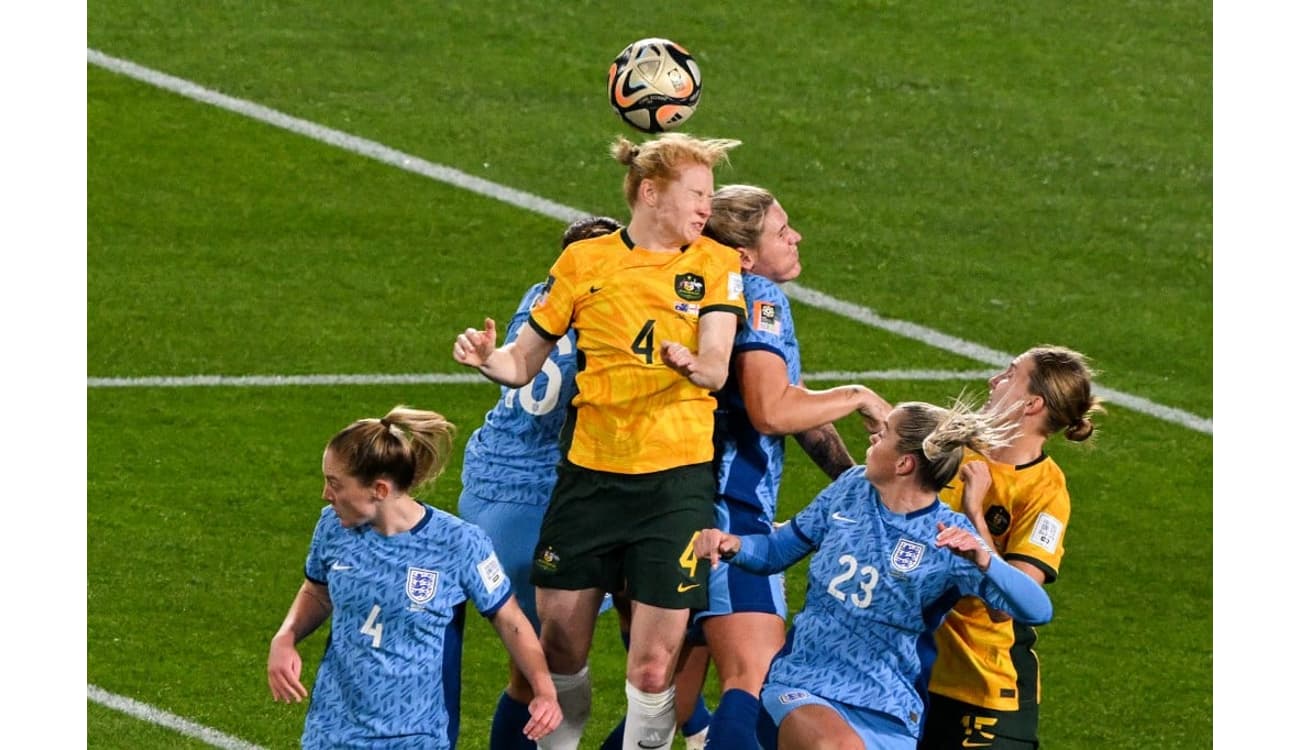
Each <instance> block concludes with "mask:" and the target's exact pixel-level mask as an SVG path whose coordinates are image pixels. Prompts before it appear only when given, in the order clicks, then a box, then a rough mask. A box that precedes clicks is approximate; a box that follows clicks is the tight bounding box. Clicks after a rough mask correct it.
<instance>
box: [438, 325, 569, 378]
mask: <svg viewBox="0 0 1300 750" xmlns="http://www.w3.org/2000/svg"><path fill="white" fill-rule="evenodd" d="M496 344H497V326H496V321H494V320H492V319H491V318H487V319H485V320H484V321H483V330H481V331H480V330H478V329H476V328H466V329H465V332H464V333H462V334H460V335H459V336H457V337H456V343H455V344H454V345H453V346H452V349H451V354H452V356H453V357H455V359H456V361H457V362H459V363H461V364H462V365H465V366H466V367H475V368H478V371H479V372H481V373H483V376H484V377H486V378H487V379H488V380H491V381H493V382H495V383H500V384H501V385H504V386H509V387H511V388H521V387H523V386H525V385H527V384H528V382H529V381H531V380H532V379H533V377H534V376H535V375H537V373H538V371H540V370H541V369H542V365H543V364H544V363H545V362H546V357H547V356H548V355H549V354H550V353H551V349H552V348H553V347H554V346H555V342H554V341H552V340H549V339H546V338H543V337H542V335H541V334H539V333H538V332H537V331H535V330H533V327H532V326H527V325H526V326H524V327H522V328H520V329H519V335H518V336H517V337H516V338H515V340H514V341H512V342H510V343H509V344H506V345H505V346H503V347H501V348H500V349H498V348H497V345H496Z"/></svg>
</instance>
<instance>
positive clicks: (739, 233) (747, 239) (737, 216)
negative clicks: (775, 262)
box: [704, 185, 776, 250]
mask: <svg viewBox="0 0 1300 750" xmlns="http://www.w3.org/2000/svg"><path fill="white" fill-rule="evenodd" d="M773 203H776V196H774V195H772V193H771V192H770V191H768V190H766V189H764V188H761V187H754V186H753V185H726V186H724V187H721V188H719V189H718V190H716V191H714V193H713V214H712V215H711V216H709V221H708V223H707V224H705V225H704V235H705V236H706V237H709V238H710V239H714V240H717V241H718V242H721V243H722V244H724V245H727V246H728V247H734V248H742V247H745V248H749V249H751V250H752V249H755V248H757V247H758V243H759V240H761V239H762V238H763V222H764V221H765V220H766V219H767V210H768V209H769V208H771V207H772V204H773Z"/></svg>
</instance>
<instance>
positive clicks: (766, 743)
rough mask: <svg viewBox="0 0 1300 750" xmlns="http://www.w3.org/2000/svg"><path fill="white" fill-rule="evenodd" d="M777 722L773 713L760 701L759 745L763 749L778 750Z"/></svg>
mask: <svg viewBox="0 0 1300 750" xmlns="http://www.w3.org/2000/svg"><path fill="white" fill-rule="evenodd" d="M776 735H777V732H776V722H774V721H772V714H769V713H768V712H767V709H766V708H763V705H762V704H761V703H760V704H759V706H758V746H759V747H761V748H763V750H776Z"/></svg>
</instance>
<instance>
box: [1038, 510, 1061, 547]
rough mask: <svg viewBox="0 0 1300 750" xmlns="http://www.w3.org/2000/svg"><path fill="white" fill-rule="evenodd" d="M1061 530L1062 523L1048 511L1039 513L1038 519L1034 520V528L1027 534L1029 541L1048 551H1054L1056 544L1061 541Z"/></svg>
mask: <svg viewBox="0 0 1300 750" xmlns="http://www.w3.org/2000/svg"><path fill="white" fill-rule="evenodd" d="M1063 530H1064V524H1062V523H1061V520H1060V519H1059V518H1056V517H1055V516H1053V515H1051V514H1050V513H1039V514H1038V520H1036V521H1034V530H1033V532H1032V533H1031V534H1030V535H1029V541H1030V542H1032V543H1033V544H1036V545H1038V546H1039V547H1042V548H1043V549H1045V550H1047V551H1048V552H1056V546H1057V545H1058V544H1060V543H1061V532H1062V531H1063Z"/></svg>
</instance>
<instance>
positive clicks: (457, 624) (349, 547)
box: [302, 505, 511, 748]
mask: <svg viewBox="0 0 1300 750" xmlns="http://www.w3.org/2000/svg"><path fill="white" fill-rule="evenodd" d="M424 507H425V515H424V518H423V519H422V520H421V521H420V522H419V523H418V524H416V526H415V527H414V528H412V529H411V530H410V531H407V532H403V533H401V534H395V535H393V536H384V535H382V534H379V533H376V532H375V531H374V530H373V529H371V528H370V527H369V526H361V527H359V528H355V529H346V528H344V527H343V526H342V524H340V523H339V519H338V516H337V515H336V514H335V512H334V509H333V508H330V507H326V508H325V509H324V510H322V511H321V517H320V521H319V522H318V523H317V524H316V532H315V534H314V535H313V536H312V541H311V548H310V550H309V551H308V553H307V564H306V575H307V578H308V579H309V580H311V581H314V582H316V583H320V584H324V585H325V586H327V587H329V595H330V600H331V602H332V603H333V605H334V610H333V613H332V615H331V623H330V635H329V643H328V645H327V646H326V650H325V656H324V658H323V659H322V660H321V664H320V669H319V670H318V671H317V673H316V683H315V686H314V687H313V689H312V696H311V707H310V708H309V709H308V711H307V721H306V726H305V727H304V729H303V737H302V744H303V747H306V748H326V747H329V748H336V747H358V748H450V747H453V746H454V745H455V744H456V736H457V734H458V730H459V724H460V659H461V636H462V633H463V632H464V624H465V601H466V600H469V601H472V602H473V603H474V606H475V608H477V609H478V611H479V612H480V613H482V614H483V615H491V614H493V613H495V612H496V611H497V609H498V608H500V607H501V606H502V605H503V604H505V602H506V601H507V599H509V597H510V593H511V586H510V579H509V578H507V577H506V575H505V574H504V573H503V572H502V570H501V566H500V564H499V563H498V562H497V558H496V554H495V553H494V552H493V550H492V543H491V542H490V541H488V538H487V535H486V534H484V533H483V531H482V530H480V529H479V528H478V527H476V526H474V525H473V524H470V523H466V522H465V521H462V520H461V519H459V518H456V517H455V516H453V515H451V514H449V513H445V512H443V511H440V510H438V509H436V508H433V507H431V506H428V505H425V506H424Z"/></svg>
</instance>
